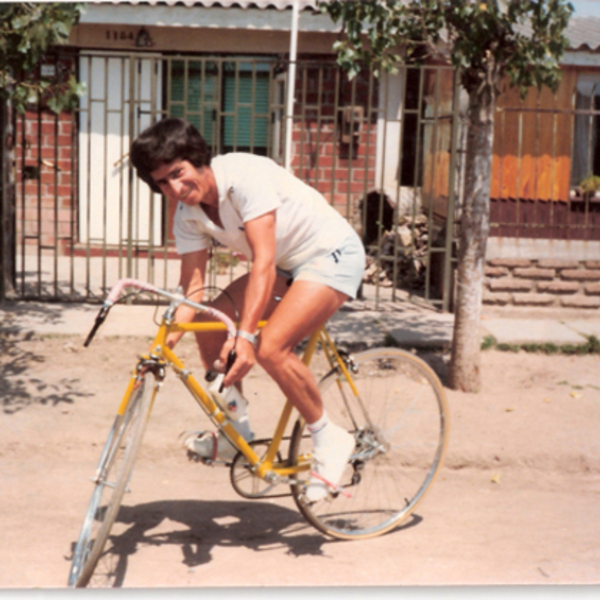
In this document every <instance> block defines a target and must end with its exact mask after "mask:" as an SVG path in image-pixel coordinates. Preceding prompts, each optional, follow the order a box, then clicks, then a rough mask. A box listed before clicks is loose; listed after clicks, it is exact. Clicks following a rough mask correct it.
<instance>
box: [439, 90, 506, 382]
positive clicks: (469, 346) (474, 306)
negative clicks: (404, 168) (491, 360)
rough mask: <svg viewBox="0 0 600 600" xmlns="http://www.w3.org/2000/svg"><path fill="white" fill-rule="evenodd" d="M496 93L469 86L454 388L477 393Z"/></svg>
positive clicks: (453, 354) (453, 341)
mask: <svg viewBox="0 0 600 600" xmlns="http://www.w3.org/2000/svg"><path fill="white" fill-rule="evenodd" d="M494 108H495V93H494V90H493V87H492V86H486V87H485V89H484V90H483V91H481V90H475V89H471V90H469V115H468V116H469V125H468V131H467V154H466V173H465V187H464V200H463V205H462V212H461V216H460V227H459V244H458V270H457V290H456V292H457V293H456V306H455V322H454V335H453V339H452V361H451V365H450V377H449V384H450V387H451V388H453V389H456V390H461V391H464V392H477V391H479V388H480V386H481V373H480V364H481V356H480V353H481V335H480V316H481V297H482V293H483V273H484V263H485V250H486V244H487V237H488V232H489V195H490V179H491V164H492V138H493V131H494Z"/></svg>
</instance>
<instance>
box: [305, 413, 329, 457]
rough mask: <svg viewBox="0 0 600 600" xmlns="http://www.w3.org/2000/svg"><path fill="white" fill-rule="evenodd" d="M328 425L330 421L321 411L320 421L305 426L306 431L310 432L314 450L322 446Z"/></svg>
mask: <svg viewBox="0 0 600 600" xmlns="http://www.w3.org/2000/svg"><path fill="white" fill-rule="evenodd" d="M330 424H331V421H330V420H329V416H328V415H327V413H326V412H325V411H323V414H322V415H321V418H320V419H318V420H317V421H315V422H314V423H310V424H308V425H307V429H308V431H310V434H311V436H312V440H313V445H314V447H315V448H316V447H317V446H321V445H323V444H324V442H325V439H326V438H327V432H328V429H329V425H330Z"/></svg>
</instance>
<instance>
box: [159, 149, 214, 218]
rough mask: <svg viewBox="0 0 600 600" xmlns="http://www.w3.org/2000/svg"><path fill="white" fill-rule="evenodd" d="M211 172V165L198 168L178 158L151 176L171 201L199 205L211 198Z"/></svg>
mask: <svg viewBox="0 0 600 600" xmlns="http://www.w3.org/2000/svg"><path fill="white" fill-rule="evenodd" d="M209 172H210V168H209V167H199V168H196V167H194V165H193V164H192V163H191V162H189V161H187V160H179V159H177V160H174V161H173V162H170V163H165V164H162V165H161V166H160V167H158V168H157V169H156V170H154V171H152V172H151V173H150V177H152V179H153V180H154V183H156V185H158V187H159V188H160V191H161V192H162V193H163V194H164V195H165V196H166V197H167V199H168V200H169V201H173V202H177V201H179V202H183V203H184V204H189V205H190V206H198V204H199V203H200V202H205V203H207V200H208V198H209V195H208V191H209V184H210V178H209Z"/></svg>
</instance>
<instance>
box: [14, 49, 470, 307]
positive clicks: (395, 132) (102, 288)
mask: <svg viewBox="0 0 600 600" xmlns="http://www.w3.org/2000/svg"><path fill="white" fill-rule="evenodd" d="M57 64H58V65H59V66H60V65H62V67H61V68H65V69H73V70H76V71H77V73H78V77H79V79H80V80H81V81H83V82H84V83H85V84H86V87H87V92H86V95H85V96H84V97H83V98H82V100H81V102H80V105H79V107H78V108H77V109H76V110H75V111H74V112H73V113H71V114H66V113H63V114H61V115H58V116H56V115H54V114H52V113H50V112H48V111H47V110H45V109H44V108H43V107H42V106H37V107H32V109H31V110H30V111H28V112H27V113H26V114H25V115H24V116H16V117H14V119H15V120H14V124H15V131H16V145H15V155H16V194H15V208H16V227H15V232H16V246H15V257H16V261H15V262H16V273H15V280H14V284H15V285H14V296H15V297H17V298H20V299H38V300H55V301H56V300H60V301H90V302H94V301H99V300H101V299H102V298H103V297H104V294H105V293H106V291H107V288H110V286H111V285H112V283H113V282H114V281H115V280H116V279H117V278H119V277H122V276H132V277H138V278H141V279H146V280H149V281H151V282H154V283H156V284H158V285H162V286H164V287H168V288H173V287H175V286H176V285H177V280H178V275H179V273H178V258H177V256H176V253H175V250H174V245H173V240H172V235H171V219H172V213H173V209H174V207H169V206H168V204H167V203H166V201H165V200H164V198H162V197H161V196H159V195H157V194H153V193H152V192H151V191H150V190H149V189H148V188H147V186H145V184H142V183H140V182H139V181H138V180H137V179H136V177H135V176H134V173H133V170H132V169H131V168H130V166H129V163H128V160H127V153H128V148H129V144H130V143H131V141H132V140H133V139H134V138H135V137H136V136H137V135H138V134H139V133H140V132H141V131H142V130H143V129H144V128H145V127H147V126H148V125H150V124H151V123H152V122H154V121H156V120H158V119H160V118H162V117H165V116H180V117H183V118H186V119H188V120H190V121H192V122H193V123H194V124H195V125H196V127H197V128H198V129H199V130H200V131H201V133H202V134H203V136H204V137H205V139H207V141H209V142H210V144H211V145H212V147H213V152H214V153H215V154H216V153H222V152H230V151H244V152H254V153H258V154H263V155H266V156H269V157H271V158H273V159H274V160H277V161H279V162H283V158H284V151H285V147H284V140H285V130H286V127H290V126H291V127H292V128H293V136H292V139H293V147H292V148H291V152H292V169H293V170H294V172H295V173H296V174H297V175H298V176H299V177H301V178H302V179H304V180H305V181H306V182H307V183H309V184H311V185H313V186H314V187H316V188H317V189H319V191H321V192H322V193H323V194H324V196H325V197H326V198H327V199H328V200H329V201H330V202H331V203H332V204H333V205H334V206H335V207H336V208H337V209H338V210H339V211H340V212H341V213H342V214H343V215H344V216H345V217H346V218H348V219H349V220H350V221H351V222H352V223H353V225H354V226H355V227H356V228H357V230H358V231H359V232H360V233H361V235H362V236H363V241H364V243H365V245H366V247H367V249H368V253H369V256H370V259H369V260H370V263H369V266H368V276H367V279H366V283H365V285H364V287H363V291H364V293H365V294H366V295H367V296H368V297H369V298H371V299H372V300H373V301H374V302H375V305H377V306H378V305H379V304H380V303H381V302H382V301H387V300H390V301H395V300H397V299H399V298H401V297H402V298H405V297H407V296H408V297H414V298H422V299H425V300H427V301H430V302H432V303H433V304H435V305H436V306H438V307H440V308H442V309H444V310H448V309H449V306H450V302H451V273H452V254H453V235H454V222H455V205H456V202H455V198H456V196H457V185H458V182H459V181H460V180H461V178H460V176H459V174H460V173H459V172H460V168H461V164H460V161H459V160H458V157H459V156H460V154H459V152H458V151H457V150H458V147H459V144H460V136H461V131H462V130H461V127H460V119H459V108H458V96H457V86H456V82H455V78H454V74H453V71H452V70H451V69H449V68H447V67H440V66H435V67H433V66H432V67H427V66H424V67H405V68H403V69H401V70H400V72H399V73H398V74H397V75H395V76H389V77H386V78H384V79H383V80H381V81H380V80H377V79H376V78H374V76H373V74H372V73H368V72H364V73H362V74H360V75H359V76H358V77H357V78H355V79H354V80H352V81H348V80H347V79H346V77H345V76H344V74H343V73H342V72H341V71H340V70H339V68H338V67H337V66H336V65H335V64H334V63H333V62H315V61H304V62H303V61H301V62H299V63H298V64H297V77H296V82H295V85H296V92H295V98H296V103H295V110H294V115H293V118H286V115H285V94H286V86H287V85H288V83H289V82H288V79H287V73H288V67H289V65H288V64H287V63H286V62H285V61H282V60H280V59H276V58H268V57H258V58H256V57H255V58H253V57H243V58H233V57H225V58H224V57H205V56H181V55H160V54H152V53H137V54H129V53H98V52H81V53H80V54H78V55H70V56H63V57H59V59H58V61H57ZM245 258H246V257H238V256H232V255H231V253H229V252H228V251H227V249H223V248H220V249H218V248H217V249H215V252H214V256H213V260H212V262H211V271H210V277H211V279H212V281H211V284H216V283H219V284H223V283H224V281H225V279H227V278H231V277H232V276H234V275H235V274H237V273H239V272H242V271H243V270H244V269H246V268H247V266H248V263H247V261H246V260H244V259H245Z"/></svg>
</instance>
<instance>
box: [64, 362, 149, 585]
mask: <svg viewBox="0 0 600 600" xmlns="http://www.w3.org/2000/svg"><path fill="white" fill-rule="evenodd" d="M156 389H157V384H156V380H155V378H154V375H153V374H152V373H150V372H145V373H143V374H141V375H140V376H139V377H138V378H137V380H136V381H135V384H134V386H133V388H132V389H131V391H130V394H129V398H126V399H125V401H124V406H125V408H124V409H123V411H122V413H121V414H119V415H117V418H116V419H115V422H114V424H113V427H112V429H111V431H110V434H109V436H108V439H107V441H106V444H105V446H104V450H103V451H102V456H101V457H100V462H99V463H98V468H97V470H96V475H95V477H94V479H93V482H94V484H95V485H94V491H93V493H92V497H91V499H90V502H89V505H88V508H87V511H86V514H85V517H84V520H83V525H82V527H81V532H80V534H79V538H78V540H77V544H76V546H75V551H74V553H73V562H72V565H71V572H70V573H69V586H74V587H85V586H86V585H88V583H89V581H90V578H91V577H92V575H93V573H94V569H95V568H96V564H97V563H98V560H99V559H100V557H101V555H102V551H103V549H104V545H105V544H106V540H107V539H108V535H109V533H110V530H111V527H112V526H113V523H114V521H115V519H116V517H117V513H118V512H119V507H120V505H121V501H122V499H123V495H124V493H125V491H128V490H127V486H128V483H129V480H130V478H131V474H132V472H133V465H134V463H135V459H136V456H137V453H138V450H139V448H140V445H141V443H142V438H143V436H144V431H145V429H146V424H147V422H148V417H149V415H150V410H151V408H152V402H153V400H154V396H155V394H156ZM110 576H111V574H108V575H106V577H110Z"/></svg>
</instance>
